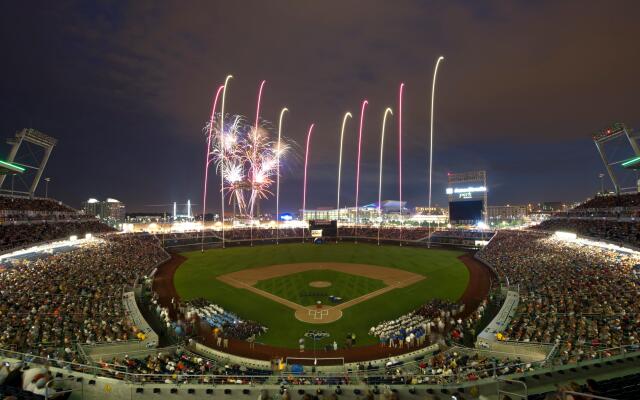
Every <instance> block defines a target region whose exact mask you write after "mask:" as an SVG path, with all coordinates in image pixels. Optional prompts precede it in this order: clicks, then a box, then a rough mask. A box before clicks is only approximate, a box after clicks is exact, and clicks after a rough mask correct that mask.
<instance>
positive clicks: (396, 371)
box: [365, 347, 533, 385]
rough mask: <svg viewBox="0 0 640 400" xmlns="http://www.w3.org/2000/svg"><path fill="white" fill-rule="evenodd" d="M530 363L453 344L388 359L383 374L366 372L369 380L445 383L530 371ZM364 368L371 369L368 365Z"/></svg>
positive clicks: (379, 382) (368, 381)
mask: <svg viewBox="0 0 640 400" xmlns="http://www.w3.org/2000/svg"><path fill="white" fill-rule="evenodd" d="M532 369H533V365H532V364H530V363H524V362H523V361H522V360H520V359H519V358H517V357H516V358H508V357H501V358H498V357H493V356H488V355H483V354H481V353H480V352H475V351H469V349H467V348H460V347H453V348H451V349H449V350H447V351H439V352H436V353H434V354H433V355H432V356H430V357H427V358H425V359H422V360H418V361H415V362H410V363H406V364H404V363H393V362H390V363H389V364H388V365H387V367H386V368H385V371H384V373H383V374H375V375H372V376H368V377H367V378H366V379H365V380H366V381H367V383H369V384H376V385H379V384H410V385H417V384H432V385H434V384H446V383H461V382H466V381H477V380H479V379H486V378H490V377H492V376H494V375H508V374H513V373H518V372H524V371H530V370H532ZM367 372H369V373H370V372H371V369H370V368H368V369H367Z"/></svg>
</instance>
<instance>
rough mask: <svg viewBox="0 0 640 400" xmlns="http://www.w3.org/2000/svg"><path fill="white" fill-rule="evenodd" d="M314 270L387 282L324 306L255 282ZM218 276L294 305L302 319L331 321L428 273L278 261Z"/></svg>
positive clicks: (417, 280) (240, 286) (308, 321)
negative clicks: (298, 300) (299, 300)
mask: <svg viewBox="0 0 640 400" xmlns="http://www.w3.org/2000/svg"><path fill="white" fill-rule="evenodd" d="M311 270H332V271H338V272H344V273H348V274H352V275H360V276H364V277H366V278H371V279H377V280H381V281H382V282H384V283H385V285H387V286H385V287H383V288H382V289H378V290H376V291H373V292H370V293H367V294H365V295H362V296H360V297H356V298H355V299H351V300H349V301H346V302H344V303H340V304H338V305H335V306H322V307H319V308H318V307H315V306H308V307H305V306H302V305H300V304H297V303H294V302H292V301H290V300H287V299H283V298H282V297H279V296H276V295H274V294H273V293H269V292H267V291H264V290H262V289H258V288H257V287H255V286H254V285H255V284H256V283H258V281H261V280H266V279H271V278H277V277H280V276H286V275H291V274H296V273H298V272H305V271H311ZM217 279H218V280H220V281H222V282H224V283H226V284H227V285H230V286H233V287H235V288H239V289H246V290H249V291H252V292H254V293H256V294H259V295H260V296H263V297H266V298H268V299H269V300H272V301H276V302H278V303H280V304H283V305H285V306H287V307H289V308H291V309H292V310H293V311H294V312H295V317H296V318H297V319H298V320H300V321H302V322H307V323H310V324H328V323H331V322H335V321H337V320H338V319H340V318H341V317H342V310H344V309H346V308H349V307H351V306H353V305H355V304H358V303H362V302H363V301H367V300H369V299H372V298H374V297H376V296H379V295H381V294H383V293H387V292H389V291H391V290H393V289H397V288H403V287H406V286H409V285H412V284H414V283H416V282H419V281H421V280H423V279H425V277H424V276H423V275H418V274H414V273H413V272H408V271H404V270H401V269H397V268H388V267H381V266H378V265H368V264H349V263H332V262H322V263H297V264H279V265H270V266H268V267H260V268H250V269H243V270H241V271H236V272H231V273H229V274H225V275H220V276H218V277H217Z"/></svg>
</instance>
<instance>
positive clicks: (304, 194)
mask: <svg viewBox="0 0 640 400" xmlns="http://www.w3.org/2000/svg"><path fill="white" fill-rule="evenodd" d="M313 125H314V124H311V126H310V127H309V133H307V147H306V151H305V153H304V182H303V183H302V185H303V187H302V222H303V224H302V243H304V238H305V231H304V212H305V210H306V209H307V166H308V164H309V144H310V143H311V133H312V132H313Z"/></svg>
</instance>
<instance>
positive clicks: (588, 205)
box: [575, 193, 640, 210]
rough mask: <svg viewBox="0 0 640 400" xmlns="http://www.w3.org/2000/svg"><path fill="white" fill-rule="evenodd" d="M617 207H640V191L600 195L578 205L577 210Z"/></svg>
mask: <svg viewBox="0 0 640 400" xmlns="http://www.w3.org/2000/svg"><path fill="white" fill-rule="evenodd" d="M617 207H625V208H626V207H640V193H632V194H620V195H615V194H610V195H600V196H596V197H594V198H593V199H589V200H587V201H585V202H584V203H582V204H580V205H578V206H577V207H576V208H575V209H577V210H590V209H602V208H617Z"/></svg>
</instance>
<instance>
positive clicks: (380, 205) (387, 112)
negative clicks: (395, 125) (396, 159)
mask: <svg viewBox="0 0 640 400" xmlns="http://www.w3.org/2000/svg"><path fill="white" fill-rule="evenodd" d="M389 114H390V115H393V111H392V110H391V108H389V107H387V108H386V109H385V110H384V116H383V117H382V134H381V136H380V172H379V176H378V246H380V227H381V226H382V165H383V163H382V160H383V151H384V129H385V126H386V125H387V115H389Z"/></svg>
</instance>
